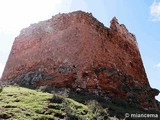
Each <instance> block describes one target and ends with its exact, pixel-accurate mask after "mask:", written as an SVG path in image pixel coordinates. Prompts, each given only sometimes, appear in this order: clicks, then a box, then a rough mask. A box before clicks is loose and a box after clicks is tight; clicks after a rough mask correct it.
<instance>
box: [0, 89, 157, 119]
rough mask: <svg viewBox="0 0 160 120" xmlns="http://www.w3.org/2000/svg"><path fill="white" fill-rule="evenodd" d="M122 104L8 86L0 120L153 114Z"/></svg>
mask: <svg viewBox="0 0 160 120" xmlns="http://www.w3.org/2000/svg"><path fill="white" fill-rule="evenodd" d="M96 101H98V102H96ZM118 102H119V103H118V104H117V103H114V102H113V101H112V102H107V101H106V100H105V99H104V98H103V97H97V96H94V95H93V96H92V95H83V94H74V93H72V92H71V93H70V94H69V98H66V97H63V96H60V95H57V94H50V93H45V92H40V91H38V90H31V89H27V88H22V87H17V86H8V87H4V88H3V91H2V92H1V93H0V120H4V119H9V120H118V119H117V118H115V117H114V116H117V117H119V118H124V115H125V113H143V114H145V113H150V112H149V111H148V112H147V111H143V110H140V109H138V108H134V107H131V106H128V105H125V104H122V102H120V101H118ZM111 116H112V117H111ZM158 119H159V118H158ZM158 119H157V120H158ZM126 120H136V119H135V118H134V119H131V118H127V119H126ZM141 120H155V118H153V119H151V118H149V119H147V118H146V119H142V118H141Z"/></svg>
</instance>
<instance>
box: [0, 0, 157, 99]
mask: <svg viewBox="0 0 160 120" xmlns="http://www.w3.org/2000/svg"><path fill="white" fill-rule="evenodd" d="M74 10H83V11H88V12H91V13H92V14H93V16H95V17H96V18H97V19H98V20H99V21H101V22H102V23H104V25H105V26H109V24H110V20H111V19H112V18H113V17H114V16H116V17H117V18H118V20H119V22H120V23H122V24H125V25H126V27H127V28H128V30H129V31H130V32H132V33H133V34H135V35H136V38H137V42H138V46H139V49H140V53H141V57H142V60H143V63H144V66H145V70H146V73H147V76H148V79H149V82H150V85H151V86H152V87H153V88H158V89H159V90H160V82H159V80H160V74H159V73H160V55H159V51H160V47H159V46H160V35H159V31H160V1H158V0H14V1H11V0H0V15H1V19H0V76H1V73H2V71H3V68H4V66H5V63H6V60H7V58H8V55H9V52H10V49H11V46H12V43H13V41H14V38H15V37H16V36H17V35H18V34H19V32H20V30H21V29H23V28H25V27H28V26H29V25H30V24H32V23H37V22H38V21H42V20H46V19H49V18H51V17H52V16H53V15H55V14H57V13H59V12H61V13H62V12H65V13H66V12H71V11H74ZM157 99H159V100H160V96H158V97H157Z"/></svg>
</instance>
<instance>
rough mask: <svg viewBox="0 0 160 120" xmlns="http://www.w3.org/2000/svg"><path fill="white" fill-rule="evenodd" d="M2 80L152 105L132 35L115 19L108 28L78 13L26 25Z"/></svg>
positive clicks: (154, 104) (152, 91) (153, 92)
mask: <svg viewBox="0 0 160 120" xmlns="http://www.w3.org/2000/svg"><path fill="white" fill-rule="evenodd" d="M2 81H8V82H9V81H10V82H11V83H18V84H20V85H23V86H44V85H46V86H51V87H68V88H71V89H72V90H76V89H78V90H83V91H87V92H91V93H95V94H97V95H102V96H107V97H109V98H111V99H112V98H118V99H123V100H125V101H126V102H127V103H130V104H134V105H136V106H140V107H143V108H147V109H152V108H156V109H159V108H158V104H157V102H156V100H155V96H156V95H158V94H159V91H158V90H156V89H152V88H151V87H150V85H149V83H148V79H147V76H146V73H145V70H144V66H143V63H142V60H141V56H140V53H139V49H138V46H137V42H136V38H135V36H134V35H133V34H131V33H130V32H129V31H128V30H127V29H126V27H125V26H124V25H122V24H119V23H118V20H117V19H116V18H113V19H112V20H111V25H110V28H107V27H105V26H104V25H103V24H102V23H100V22H99V21H98V20H96V19H95V18H94V17H93V16H92V15H91V14H89V13H84V12H82V11H77V12H72V13H69V14H58V15H56V16H53V17H52V18H51V19H49V20H46V21H42V22H39V23H37V24H32V25H31V26H30V27H28V28H25V29H23V30H22V31H21V33H20V35H19V36H18V37H16V39H15V41H14V44H13V47H12V50H11V53H10V56H9V59H8V62H7V64H6V67H5V70H4V72H3V75H2Z"/></svg>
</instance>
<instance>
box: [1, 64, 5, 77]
mask: <svg viewBox="0 0 160 120" xmlns="http://www.w3.org/2000/svg"><path fill="white" fill-rule="evenodd" d="M3 70H4V65H3V64H2V63H0V78H1V75H2V73H3Z"/></svg>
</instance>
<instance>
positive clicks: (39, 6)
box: [0, 0, 71, 34]
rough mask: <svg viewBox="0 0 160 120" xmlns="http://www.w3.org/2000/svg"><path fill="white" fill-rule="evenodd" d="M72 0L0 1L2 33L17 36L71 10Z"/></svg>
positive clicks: (0, 26)
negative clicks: (33, 24) (22, 31)
mask: <svg viewBox="0 0 160 120" xmlns="http://www.w3.org/2000/svg"><path fill="white" fill-rule="evenodd" d="M70 4H71V0H0V16H1V19H0V32H4V33H12V34H17V33H19V31H20V30H21V29H22V28H24V27H28V26H29V25H30V24H32V23H35V22H38V21H40V20H45V19H48V18H51V17H52V16H53V15H55V14H57V13H58V12H65V11H67V10H68V9H69V7H70Z"/></svg>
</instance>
